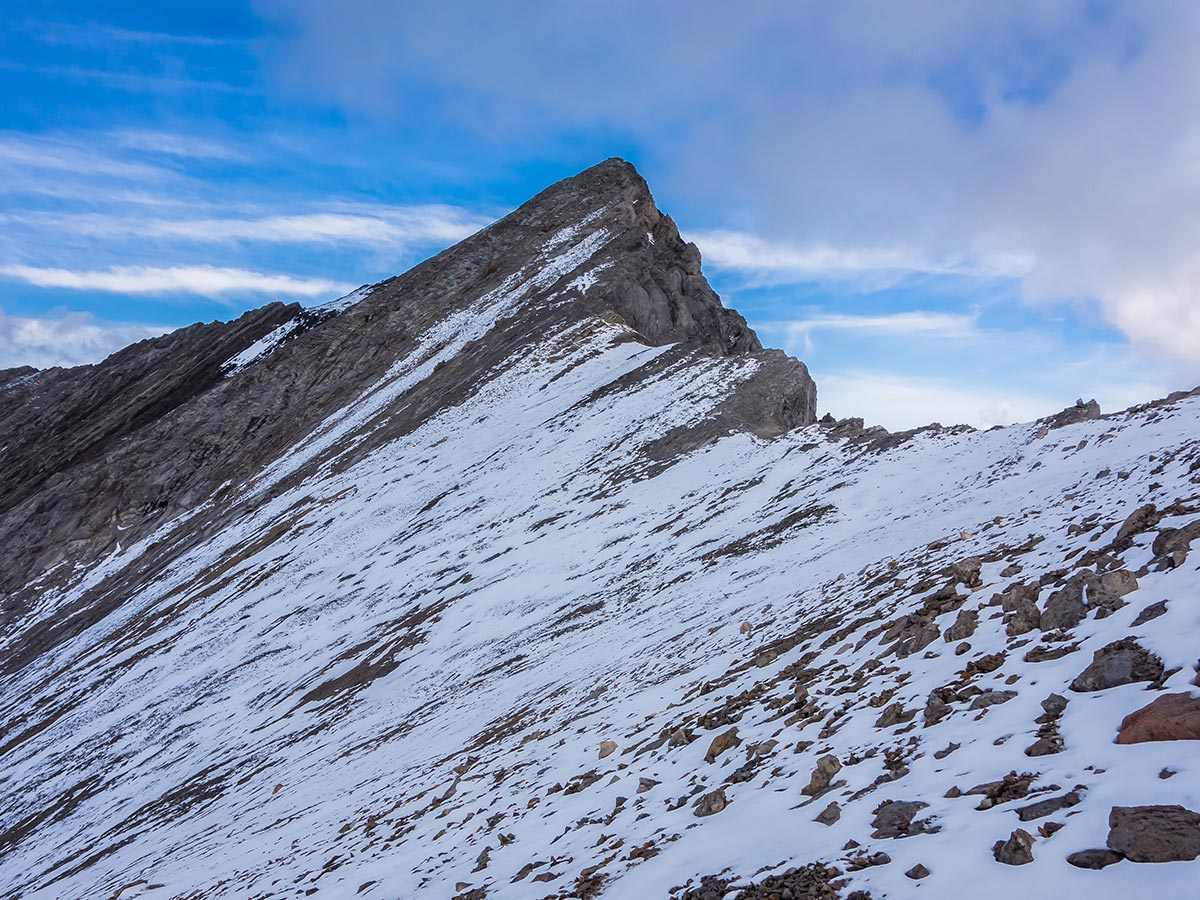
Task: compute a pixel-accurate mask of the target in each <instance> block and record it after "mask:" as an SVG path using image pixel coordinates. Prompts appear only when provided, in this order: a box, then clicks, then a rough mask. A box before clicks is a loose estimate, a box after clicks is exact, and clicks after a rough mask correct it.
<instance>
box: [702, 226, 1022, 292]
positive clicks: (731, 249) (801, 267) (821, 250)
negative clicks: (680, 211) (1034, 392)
mask: <svg viewBox="0 0 1200 900" xmlns="http://www.w3.org/2000/svg"><path fill="white" fill-rule="evenodd" d="M688 237H689V238H690V239H691V240H693V241H694V242H695V243H696V245H697V246H698V247H699V248H700V252H701V255H702V256H703V257H704V261H705V262H706V263H707V264H709V265H711V266H713V267H714V268H717V269H725V270H733V271H737V272H741V273H745V274H747V275H749V276H751V277H752V278H753V280H755V281H758V282H769V283H780V282H800V281H825V280H855V279H859V278H861V277H863V276H877V277H880V276H881V277H884V278H885V280H890V281H898V280H900V279H902V278H904V277H906V276H910V275H961V276H966V277H970V278H1020V277H1022V276H1023V275H1026V274H1028V272H1029V271H1030V269H1031V268H1032V266H1033V260H1032V259H1031V258H1030V257H1029V256H1027V255H1025V254H1021V253H1016V252H1013V253H997V252H992V253H988V254H981V255H978V256H973V257H967V256H944V257H933V256H929V255H926V254H924V253H922V252H921V251H919V250H917V249H916V248H911V247H838V246H834V245H832V244H827V243H810V244H805V245H796V244H789V243H785V242H782V241H770V240H766V239H764V238H761V237H758V236H756V235H753V234H747V233H745V232H739V231H722V230H717V231H701V232H696V233H694V234H691V235H689V236H688ZM888 276H890V278H889V277H888Z"/></svg>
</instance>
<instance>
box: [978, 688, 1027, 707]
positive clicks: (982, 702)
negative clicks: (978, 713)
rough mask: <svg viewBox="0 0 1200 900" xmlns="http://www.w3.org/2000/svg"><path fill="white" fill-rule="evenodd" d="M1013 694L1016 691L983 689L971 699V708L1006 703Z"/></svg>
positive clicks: (1015, 694) (1015, 693)
mask: <svg viewBox="0 0 1200 900" xmlns="http://www.w3.org/2000/svg"><path fill="white" fill-rule="evenodd" d="M1015 696H1017V692H1016V691H984V692H983V693H982V694H980V695H979V696H977V697H976V698H975V699H974V700H972V701H971V709H987V708H988V707H989V706H997V705H999V704H1001V703H1007V702H1008V701H1009V700H1011V699H1013V697H1015Z"/></svg>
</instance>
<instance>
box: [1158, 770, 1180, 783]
mask: <svg viewBox="0 0 1200 900" xmlns="http://www.w3.org/2000/svg"><path fill="white" fill-rule="evenodd" d="M1178 774H1179V773H1178V772H1177V771H1175V770H1174V769H1167V768H1164V769H1162V770H1161V771H1160V772H1159V773H1158V777H1159V778H1161V779H1162V780H1163V781H1166V780H1167V779H1168V778H1174V777H1175V776H1176V775H1178Z"/></svg>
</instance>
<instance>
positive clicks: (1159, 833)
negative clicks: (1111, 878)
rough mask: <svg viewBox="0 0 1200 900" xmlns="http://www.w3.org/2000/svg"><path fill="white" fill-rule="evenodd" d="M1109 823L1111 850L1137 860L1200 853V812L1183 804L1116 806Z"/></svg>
mask: <svg viewBox="0 0 1200 900" xmlns="http://www.w3.org/2000/svg"><path fill="white" fill-rule="evenodd" d="M1108 825H1109V831H1108V849H1110V850H1113V851H1116V852H1117V853H1120V854H1121V855H1122V856H1124V857H1125V858H1126V859H1128V860H1132V861H1133V862H1178V861H1182V860H1191V859H1195V858H1196V857H1197V856H1200V813H1195V812H1192V810H1190V809H1185V808H1184V807H1182V806H1114V807H1113V809H1112V812H1111V813H1110V814H1109V817H1108Z"/></svg>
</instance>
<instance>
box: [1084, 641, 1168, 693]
mask: <svg viewBox="0 0 1200 900" xmlns="http://www.w3.org/2000/svg"><path fill="white" fill-rule="evenodd" d="M1162 675H1163V664H1162V660H1161V659H1159V658H1158V657H1157V656H1155V655H1154V654H1153V653H1151V652H1150V651H1148V650H1146V649H1145V648H1143V647H1142V646H1141V645H1140V644H1138V643H1137V642H1136V641H1134V640H1133V639H1132V638H1124V639H1122V640H1119V641H1113V642H1112V643H1111V644H1108V645H1106V646H1104V647H1101V648H1100V649H1099V650H1097V651H1096V652H1095V654H1093V656H1092V662H1091V665H1089V666H1088V667H1087V668H1086V669H1084V670H1083V671H1082V672H1080V673H1079V675H1078V677H1076V679H1075V680H1074V681H1072V682H1071V690H1073V691H1076V692H1078V693H1085V692H1089V691H1103V690H1108V689H1109V688H1114V687H1119V686H1120V685H1123V684H1133V683H1135V682H1139V681H1157V680H1158V679H1160V678H1162Z"/></svg>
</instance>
